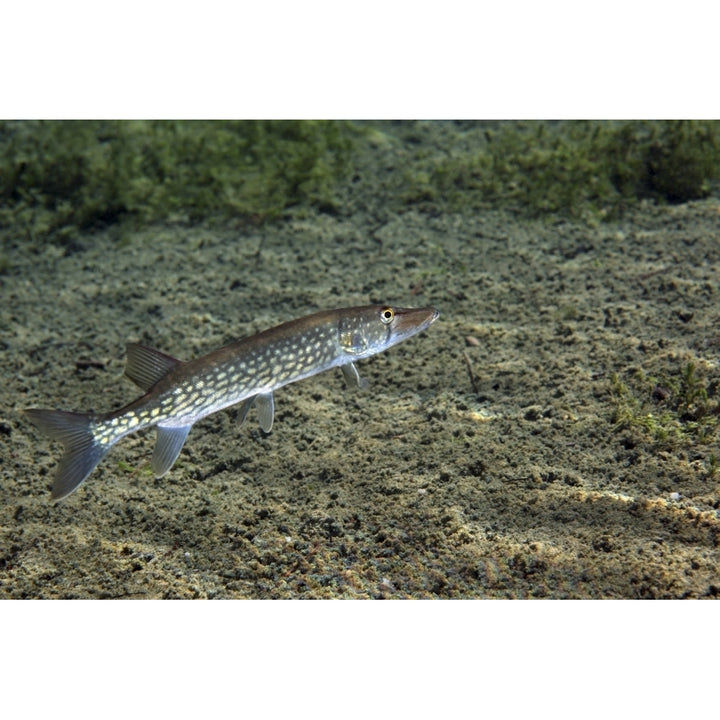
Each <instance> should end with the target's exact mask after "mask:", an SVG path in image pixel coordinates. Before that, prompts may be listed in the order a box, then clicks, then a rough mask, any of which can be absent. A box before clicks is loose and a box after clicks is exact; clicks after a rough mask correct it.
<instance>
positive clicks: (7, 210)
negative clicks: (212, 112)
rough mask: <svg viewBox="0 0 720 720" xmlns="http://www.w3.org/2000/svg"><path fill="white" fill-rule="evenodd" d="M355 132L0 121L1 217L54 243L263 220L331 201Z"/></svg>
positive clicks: (319, 127) (343, 128) (332, 127)
mask: <svg viewBox="0 0 720 720" xmlns="http://www.w3.org/2000/svg"><path fill="white" fill-rule="evenodd" d="M352 148H353V131H352V128H351V126H350V125H349V124H347V123H342V122H335V121H238V122H230V121H222V122H211V121H197V122H192V121H152V122H151V121H70V122H68V121H62V122H50V121H46V122H3V123H0V158H2V160H1V161H0V220H2V221H3V222H5V223H8V224H9V223H11V222H14V223H17V224H21V225H22V226H24V227H26V228H27V231H28V234H29V235H30V236H35V237H37V236H41V237H45V236H48V235H52V236H53V238H54V239H60V240H62V239H63V238H64V237H66V236H68V235H72V233H73V231H74V230H75V229H86V228H93V227H98V226H103V225H107V224H110V223H115V222H118V221H130V222H134V223H136V224H137V223H147V222H152V221H157V220H166V219H168V218H170V219H175V220H178V219H180V220H186V221H191V222H196V221H198V220H201V219H202V220H207V219H208V218H213V217H217V218H221V219H227V218H229V217H233V218H240V219H246V220H252V221H254V222H259V221H262V220H264V219H266V218H271V217H274V216H277V215H278V214H279V213H280V212H282V210H283V209H284V208H286V207H288V206H290V205H292V204H295V203H308V204H325V205H328V206H331V205H332V203H333V201H334V195H333V193H334V188H335V185H336V183H337V182H338V181H339V179H340V178H342V177H344V175H345V173H346V172H347V170H348V167H349V159H350V154H351V151H352Z"/></svg>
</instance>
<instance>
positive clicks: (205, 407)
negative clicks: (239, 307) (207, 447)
mask: <svg viewBox="0 0 720 720" xmlns="http://www.w3.org/2000/svg"><path fill="white" fill-rule="evenodd" d="M240 342H242V341H240ZM228 348H229V349H230V348H233V346H232V345H231V346H228ZM337 353H338V346H337V331H336V329H335V328H328V327H316V328H312V329H311V330H309V331H308V332H306V333H303V334H302V335H300V336H295V337H294V338H292V339H284V338H280V339H278V340H277V341H275V342H271V343H269V344H268V345H267V346H266V347H263V348H260V349H252V350H249V351H248V352H247V353H245V354H242V355H240V354H234V356H231V357H228V358H227V359H226V360H223V361H220V362H218V363H217V364H212V365H210V366H207V365H206V366H205V368H203V369H200V371H199V372H198V373H197V374H196V375H195V376H191V377H188V378H187V379H185V380H184V381H183V382H182V383H181V384H180V385H178V386H177V387H175V388H173V389H171V390H170V391H169V392H167V393H164V394H163V395H162V396H160V397H159V398H158V400H159V403H160V408H161V412H160V417H161V418H162V419H161V420H160V421H159V422H160V424H163V425H185V424H187V423H188V422H197V420H200V419H201V418H203V417H205V416H207V415H210V414H212V413H214V412H217V411H218V410H222V409H224V408H226V407H230V406H231V405H235V404H236V403H238V402H241V401H242V400H245V399H246V398H248V397H252V396H254V395H257V394H261V393H268V392H272V391H273V390H275V389H277V388H279V387H282V386H283V385H287V384H288V383H291V382H295V381H297V380H302V379H303V378H305V377H308V376H310V375H313V374H315V373H316V372H317V371H318V370H319V369H321V368H322V369H325V368H327V367H330V366H331V363H332V361H333V359H334V358H335V357H336V356H337ZM186 369H187V368H186ZM165 418H171V422H167V421H166V420H165ZM155 422H157V420H156V421H155Z"/></svg>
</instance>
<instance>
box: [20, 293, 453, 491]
mask: <svg viewBox="0 0 720 720" xmlns="http://www.w3.org/2000/svg"><path fill="white" fill-rule="evenodd" d="M439 315H440V313H439V311H438V310H436V309H435V308H433V307H423V308H400V307H393V306H390V305H367V306H360V307H349V308H338V309H336V310H325V311H322V312H318V313H314V314H313V315H308V316H306V317H302V318H298V319H296V320H291V321H289V322H286V323H283V324H282V325H278V326H277V327H274V328H271V329H269V330H265V331H263V332H260V333H258V334H256V335H252V336H250V337H245V338H241V339H238V340H235V341H234V342H231V343H230V344H229V345H225V346H224V347H221V348H219V349H217V350H214V351H213V352H210V353H208V354H207V355H203V356H201V357H198V358H195V359H194V360H189V361H187V362H183V361H181V360H178V359H177V358H174V357H171V356H170V355H166V354H165V353H163V352H160V351H159V350H155V349H153V348H149V347H146V346H144V345H140V344H137V343H130V344H128V346H127V363H126V369H125V375H126V376H127V377H128V378H129V379H130V380H131V381H132V382H134V383H135V384H136V385H137V386H138V387H139V388H140V389H141V390H143V392H144V393H145V394H144V395H142V396H141V397H139V398H137V399H136V400H134V401H133V402H131V403H129V404H128V405H125V406H124V407H122V408H119V409H118V410H113V411H111V412H107V413H100V414H96V413H78V412H67V411H64V410H52V409H45V408H28V409H26V410H25V413H26V414H27V416H28V418H29V419H30V420H31V421H32V422H33V423H34V424H35V426H36V427H37V428H39V429H40V430H41V431H43V432H44V433H46V434H47V435H48V436H49V437H50V438H51V439H53V440H55V441H59V442H60V443H62V444H63V446H64V455H63V456H62V458H61V459H60V462H59V464H58V467H57V470H56V472H55V476H54V479H53V485H52V498H53V500H56V501H59V500H63V499H65V498H66V497H68V496H69V495H71V494H72V493H73V492H75V490H77V489H78V488H79V487H80V486H81V485H82V484H83V482H84V481H85V480H86V479H87V477H88V476H89V475H90V473H92V471H93V470H94V469H95V468H96V467H97V465H98V464H99V463H100V462H101V461H102V459H103V458H104V457H105V455H106V454H107V453H108V451H109V450H110V448H111V447H112V446H113V445H115V443H117V442H118V441H119V440H121V439H122V438H124V437H125V436H126V435H129V434H130V433H134V432H138V431H139V430H143V429H145V428H149V427H155V429H156V432H157V439H156V443H155V449H154V450H153V455H152V460H151V466H152V470H153V473H154V474H155V477H157V478H160V477H162V476H163V475H165V474H166V473H167V472H168V471H169V470H170V468H172V466H173V464H174V463H175V461H176V460H177V458H178V455H180V451H181V450H182V448H183V445H184V444H185V440H186V438H187V436H188V433H189V432H190V429H191V428H192V426H193V425H194V424H195V423H196V422H198V420H201V419H202V418H204V417H207V416H208V415H212V414H213V413H216V412H218V411H219V410H224V409H225V408H228V407H230V406H232V405H237V404H238V403H241V407H240V413H239V419H240V424H242V423H243V422H244V421H245V418H246V417H247V414H248V412H249V410H250V408H251V407H252V406H253V405H254V406H255V407H256V408H257V415H258V420H259V424H260V428H261V429H262V430H263V431H264V432H266V433H269V432H270V430H271V428H272V425H273V419H274V417H275V400H274V395H273V394H274V392H275V390H278V389H279V388H281V387H283V386H284V385H288V384H289V383H293V382H297V381H298V380H303V379H305V378H308V377H311V376H313V375H317V374H318V373H321V372H323V371H325V370H329V369H330V368H334V367H339V368H340V369H341V370H342V372H343V375H344V376H345V380H346V382H347V383H348V384H355V385H357V386H359V387H363V386H364V384H365V382H364V381H363V380H362V379H361V378H360V374H359V373H358V370H357V368H356V366H355V362H356V361H358V360H362V359H363V358H367V357H370V356H371V355H375V354H377V353H379V352H382V351H383V350H387V349H388V348H389V347H392V346H393V345H396V344H397V343H399V342H402V341H403V340H406V339H407V338H410V337H412V336H413V335H416V334H417V333H419V332H422V331H423V330H425V329H427V328H428V327H429V326H430V325H431V324H432V323H434V322H435V320H437V319H438V317H439Z"/></svg>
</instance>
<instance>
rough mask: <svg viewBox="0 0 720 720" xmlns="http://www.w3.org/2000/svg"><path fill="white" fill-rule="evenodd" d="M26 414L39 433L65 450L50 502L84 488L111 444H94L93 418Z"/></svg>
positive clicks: (56, 412) (31, 411)
mask: <svg viewBox="0 0 720 720" xmlns="http://www.w3.org/2000/svg"><path fill="white" fill-rule="evenodd" d="M25 413H26V414H27V416H28V417H29V418H30V420H32V422H33V423H34V424H35V425H36V426H37V427H38V428H39V429H40V430H42V431H43V432H44V433H46V434H47V435H49V436H50V437H51V438H52V439H53V440H57V441H58V442H61V443H62V444H63V445H64V447H65V454H64V455H63V456H62V458H61V460H60V464H59V465H58V468H57V470H56V471H55V479H54V480H53V486H52V498H53V500H63V499H64V498H66V497H67V496H68V495H71V494H72V493H73V492H75V490H77V489H78V488H79V487H80V485H82V484H83V482H84V481H85V479H86V478H87V476H88V475H89V474H90V473H91V472H92V471H93V470H94V469H95V466H96V465H97V464H98V463H99V462H100V461H101V460H102V459H103V458H104V457H105V455H106V454H107V452H108V450H109V449H110V447H111V446H112V443H110V444H107V443H100V442H98V441H97V440H96V438H95V434H94V428H95V420H94V417H93V415H90V414H85V413H72V412H64V411H62V410H41V409H38V408H30V409H28V410H25Z"/></svg>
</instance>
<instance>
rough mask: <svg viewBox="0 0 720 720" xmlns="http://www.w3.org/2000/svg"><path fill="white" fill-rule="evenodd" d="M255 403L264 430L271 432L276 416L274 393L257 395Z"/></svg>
mask: <svg viewBox="0 0 720 720" xmlns="http://www.w3.org/2000/svg"><path fill="white" fill-rule="evenodd" d="M255 405H256V407H257V410H258V420H259V421H260V427H261V428H262V429H263V431H264V432H266V433H269V432H270V430H271V429H272V426H273V419H274V418H275V400H273V394H272V393H261V394H260V395H256V396H255Z"/></svg>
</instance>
